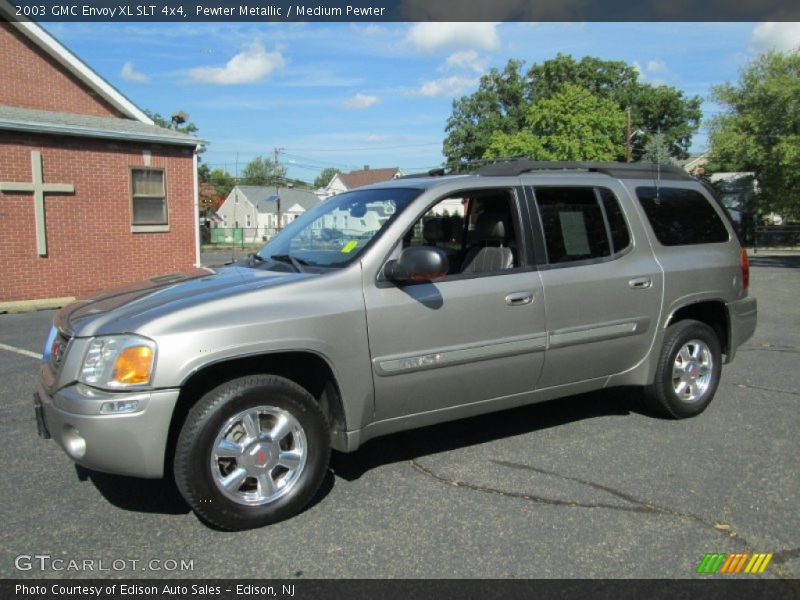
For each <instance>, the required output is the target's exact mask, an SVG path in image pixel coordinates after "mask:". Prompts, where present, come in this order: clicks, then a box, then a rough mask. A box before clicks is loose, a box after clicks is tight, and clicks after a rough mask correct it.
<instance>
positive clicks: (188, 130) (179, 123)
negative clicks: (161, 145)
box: [144, 109, 198, 135]
mask: <svg viewBox="0 0 800 600" xmlns="http://www.w3.org/2000/svg"><path fill="white" fill-rule="evenodd" d="M144 113H145V114H146V115H147V116H148V117H150V118H151V119H153V123H155V124H156V125H157V126H158V127H164V128H165V129H172V130H173V131H180V132H181V133H185V134H187V135H192V134H194V133H197V131H198V128H197V125H195V124H194V123H192V122H191V121H190V120H189V113H187V112H185V111H183V110H176V111H175V112H173V113H172V116H171V117H170V118H169V119H166V118H164V117H163V116H162V115H161V114H159V113H157V112H154V111H152V110H147V109H145V110H144Z"/></svg>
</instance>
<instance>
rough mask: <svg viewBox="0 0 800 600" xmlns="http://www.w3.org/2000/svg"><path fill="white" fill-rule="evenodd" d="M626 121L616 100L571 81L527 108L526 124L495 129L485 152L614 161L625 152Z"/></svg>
mask: <svg viewBox="0 0 800 600" xmlns="http://www.w3.org/2000/svg"><path fill="white" fill-rule="evenodd" d="M624 123H625V115H624V114H623V113H622V111H620V110H619V107H618V106H617V105H616V104H615V103H614V102H613V101H611V100H608V99H606V98H600V97H598V96H596V95H594V94H593V93H592V92H590V91H589V90H587V89H586V88H583V87H579V86H577V85H572V84H570V83H567V84H564V85H563V86H562V87H561V89H560V91H558V92H556V93H555V94H553V95H552V96H549V97H545V98H541V99H539V100H537V101H536V102H534V103H533V104H531V105H530V106H529V107H528V110H527V114H526V115H525V124H524V127H523V128H522V129H520V130H519V131H517V132H514V133H511V134H509V133H495V134H494V135H493V136H492V138H491V142H490V144H489V147H488V148H487V150H486V152H485V154H484V157H485V158H498V157H504V156H524V157H526V158H532V159H534V160H602V161H611V160H614V159H615V158H617V157H618V156H619V154H620V153H621V152H624V143H623V142H624V139H623V134H622V129H623V125H624Z"/></svg>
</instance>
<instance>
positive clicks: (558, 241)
mask: <svg viewBox="0 0 800 600" xmlns="http://www.w3.org/2000/svg"><path fill="white" fill-rule="evenodd" d="M534 195H535V197H536V206H537V209H538V211H539V216H540V218H541V220H542V227H543V229H544V238H545V247H546V248H547V259H548V262H549V263H550V264H557V263H567V262H572V261H584V260H595V259H602V258H606V257H609V256H611V255H612V254H617V253H619V252H620V251H622V250H624V249H625V248H627V247H628V246H629V245H630V234H629V233H628V226H627V224H626V223H625V218H624V217H623V215H622V210H621V209H620V207H619V203H618V201H617V198H616V196H614V194H613V192H611V190H608V189H604V188H594V187H536V188H535V190H534Z"/></svg>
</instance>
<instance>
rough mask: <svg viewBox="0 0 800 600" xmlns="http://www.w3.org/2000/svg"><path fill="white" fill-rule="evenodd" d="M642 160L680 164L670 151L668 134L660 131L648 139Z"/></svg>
mask: <svg viewBox="0 0 800 600" xmlns="http://www.w3.org/2000/svg"><path fill="white" fill-rule="evenodd" d="M641 160H642V161H643V162H651V163H660V164H662V165H663V164H667V165H677V164H678V161H677V160H676V159H675V158H674V157H673V156H672V155H671V153H670V147H669V142H668V141H667V136H666V135H664V134H663V133H660V132H659V133H656V134H654V135H652V136H650V139H649V140H647V143H646V144H645V146H644V152H643V153H642V156H641Z"/></svg>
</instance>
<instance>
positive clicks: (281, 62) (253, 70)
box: [189, 42, 286, 85]
mask: <svg viewBox="0 0 800 600" xmlns="http://www.w3.org/2000/svg"><path fill="white" fill-rule="evenodd" d="M285 66H286V59H284V58H283V55H282V54H281V53H280V52H278V51H277V50H276V51H274V52H267V51H266V50H264V46H262V45H261V44H260V43H259V42H253V43H252V44H250V46H248V47H247V48H245V49H244V50H242V51H241V52H239V54H237V55H236V56H234V57H233V58H232V59H230V60H229V61H228V62H227V63H225V66H224V67H197V68H195V69H191V70H190V71H189V77H191V78H192V79H194V80H195V81H200V82H203V83H216V84H218V85H236V84H239V83H253V82H255V81H260V80H261V79H264V77H266V76H267V75H269V74H270V73H272V72H273V71H274V70H276V69H282V68H283V67H285Z"/></svg>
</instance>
